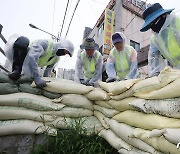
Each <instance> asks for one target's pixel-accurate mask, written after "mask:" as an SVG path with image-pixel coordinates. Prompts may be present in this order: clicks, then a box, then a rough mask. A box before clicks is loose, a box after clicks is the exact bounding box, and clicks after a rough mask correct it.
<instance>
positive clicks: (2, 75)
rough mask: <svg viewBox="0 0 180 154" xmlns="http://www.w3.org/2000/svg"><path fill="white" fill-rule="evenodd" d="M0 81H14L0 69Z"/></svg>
mask: <svg viewBox="0 0 180 154" xmlns="http://www.w3.org/2000/svg"><path fill="white" fill-rule="evenodd" d="M0 83H14V81H13V80H11V79H10V78H9V77H8V74H7V73H5V72H1V71H0Z"/></svg>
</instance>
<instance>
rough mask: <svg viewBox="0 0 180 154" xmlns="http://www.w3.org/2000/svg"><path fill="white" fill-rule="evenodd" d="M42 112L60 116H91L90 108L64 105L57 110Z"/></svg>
mask: <svg viewBox="0 0 180 154" xmlns="http://www.w3.org/2000/svg"><path fill="white" fill-rule="evenodd" d="M43 114H48V115H56V116H60V117H72V118H78V117H87V116H92V115H93V112H92V111H91V110H88V109H83V108H72V107H64V108H62V109H61V110H59V111H46V112H43Z"/></svg>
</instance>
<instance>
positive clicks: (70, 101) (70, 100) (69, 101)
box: [52, 94, 93, 110]
mask: <svg viewBox="0 0 180 154" xmlns="http://www.w3.org/2000/svg"><path fill="white" fill-rule="evenodd" d="M52 101H53V102H55V103H61V104H65V105H67V106H70V107H78V108H84V109H89V110H93V104H92V102H91V101H90V100H88V99H87V98H86V97H85V96H83V95H77V94H66V95H63V96H62V97H60V98H57V99H54V100H52Z"/></svg>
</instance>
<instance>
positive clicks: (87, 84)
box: [86, 82, 94, 87]
mask: <svg viewBox="0 0 180 154" xmlns="http://www.w3.org/2000/svg"><path fill="white" fill-rule="evenodd" d="M86 86H92V87H94V83H92V82H87V83H86Z"/></svg>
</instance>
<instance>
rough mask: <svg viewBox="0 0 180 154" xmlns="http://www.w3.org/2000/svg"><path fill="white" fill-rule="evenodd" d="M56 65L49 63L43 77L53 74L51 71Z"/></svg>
mask: <svg viewBox="0 0 180 154" xmlns="http://www.w3.org/2000/svg"><path fill="white" fill-rule="evenodd" d="M54 65H55V64H52V65H48V66H47V67H46V69H45V71H44V74H43V77H50V75H51V71H52V69H53V68H54Z"/></svg>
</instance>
